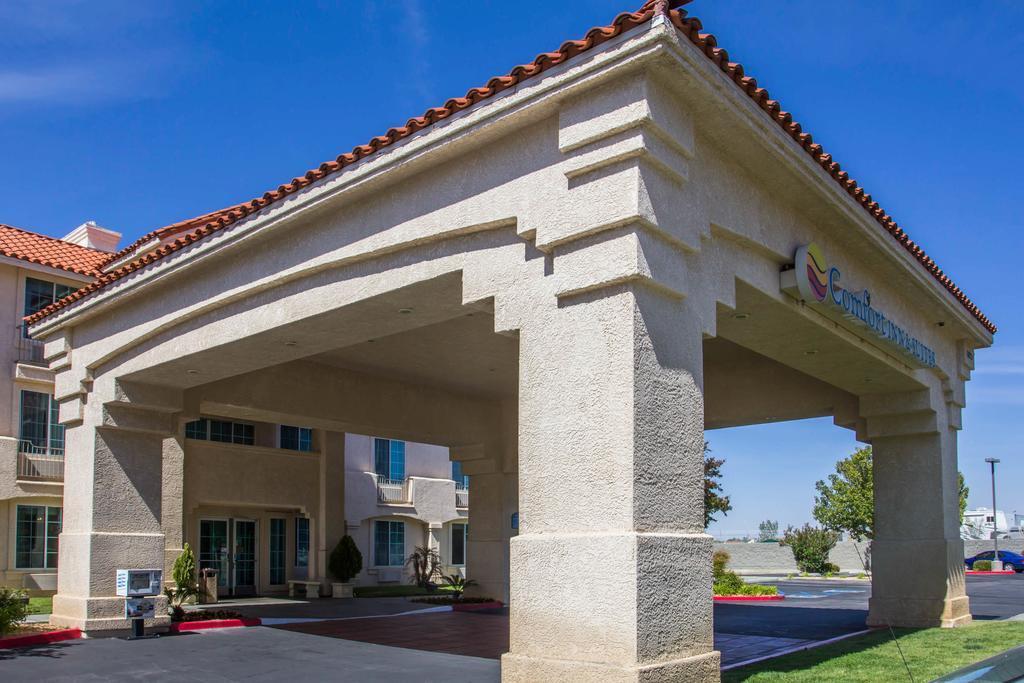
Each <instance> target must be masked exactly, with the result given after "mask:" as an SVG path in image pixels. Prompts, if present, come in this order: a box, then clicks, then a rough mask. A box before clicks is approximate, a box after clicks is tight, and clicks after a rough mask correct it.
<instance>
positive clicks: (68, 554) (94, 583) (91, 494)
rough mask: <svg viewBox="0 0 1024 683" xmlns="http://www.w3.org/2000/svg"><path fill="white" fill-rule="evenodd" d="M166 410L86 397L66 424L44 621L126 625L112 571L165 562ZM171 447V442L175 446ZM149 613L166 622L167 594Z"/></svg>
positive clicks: (171, 429) (99, 628) (103, 627)
mask: <svg viewBox="0 0 1024 683" xmlns="http://www.w3.org/2000/svg"><path fill="white" fill-rule="evenodd" d="M175 426H176V418H175V416H174V415H173V414H172V413H167V412H160V411H150V410H145V409H141V408H134V407H127V406H124V405H103V404H100V403H99V402H98V401H97V402H90V403H89V404H86V405H85V406H84V409H83V419H82V420H80V421H73V422H71V423H70V424H69V429H68V430H67V435H66V439H67V450H68V453H71V454H73V457H69V458H68V459H67V462H66V464H65V490H66V491H67V492H68V494H69V495H66V496H65V498H64V526H63V531H62V532H61V535H60V557H59V565H60V571H59V574H58V582H57V595H56V596H55V597H54V600H53V615H52V616H51V618H50V622H51V623H52V624H55V625H59V626H66V627H74V628H81V629H83V630H85V631H87V632H110V631H116V630H123V629H128V628H129V627H130V622H129V621H128V620H127V619H125V617H124V598H119V597H117V596H116V589H115V570H117V569H162V568H163V567H164V562H165V541H164V531H163V502H162V488H163V487H162V476H163V474H162V470H163V457H164V446H165V443H166V441H167V437H168V436H171V435H173V434H174V433H175ZM173 450H174V449H171V451H172V452H173ZM156 600H157V614H158V615H163V616H158V617H156V618H155V619H152V620H147V622H146V623H147V626H151V627H152V626H157V627H159V626H166V625H167V624H168V623H169V621H170V620H169V617H167V616H166V614H167V610H166V599H165V598H164V597H162V596H160V597H158V598H157V599H156Z"/></svg>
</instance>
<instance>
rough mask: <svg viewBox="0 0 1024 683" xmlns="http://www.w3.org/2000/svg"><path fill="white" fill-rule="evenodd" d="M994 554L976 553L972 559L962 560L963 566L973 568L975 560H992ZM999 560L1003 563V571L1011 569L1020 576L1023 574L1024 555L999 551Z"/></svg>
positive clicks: (988, 551)
mask: <svg viewBox="0 0 1024 683" xmlns="http://www.w3.org/2000/svg"><path fill="white" fill-rule="evenodd" d="M995 557H996V553H995V551H994V550H986V551H985V552H983V553H978V554H977V555H975V556H974V557H968V558H967V559H966V560H964V564H966V565H967V568H968V569H973V568H974V563H975V561H977V560H994V559H995ZM999 559H1000V560H1001V561H1002V563H1003V569H1012V570H1013V571H1015V572H1017V573H1018V574H1020V573H1021V572H1024V555H1019V554H1018V553H1015V552H1012V551H1010V550H1000V551H999Z"/></svg>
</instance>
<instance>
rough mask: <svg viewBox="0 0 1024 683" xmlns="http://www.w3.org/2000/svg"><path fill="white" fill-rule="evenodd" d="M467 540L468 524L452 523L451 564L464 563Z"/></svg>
mask: <svg viewBox="0 0 1024 683" xmlns="http://www.w3.org/2000/svg"><path fill="white" fill-rule="evenodd" d="M468 540H469V525H468V524H452V564H454V565H464V564H466V542H467V541H468Z"/></svg>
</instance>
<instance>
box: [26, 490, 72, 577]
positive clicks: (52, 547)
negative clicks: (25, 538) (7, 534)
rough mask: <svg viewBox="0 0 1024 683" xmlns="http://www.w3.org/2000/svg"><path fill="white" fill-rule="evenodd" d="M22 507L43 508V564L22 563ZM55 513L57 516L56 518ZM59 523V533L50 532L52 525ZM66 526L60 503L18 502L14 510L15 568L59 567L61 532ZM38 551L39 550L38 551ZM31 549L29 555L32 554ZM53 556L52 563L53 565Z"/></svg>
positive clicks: (44, 568)
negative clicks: (36, 503) (34, 503)
mask: <svg viewBox="0 0 1024 683" xmlns="http://www.w3.org/2000/svg"><path fill="white" fill-rule="evenodd" d="M22 508H28V509H32V508H35V509H42V511H43V518H42V541H43V549H42V558H43V560H42V565H32V564H31V563H30V564H24V565H23V564H21V562H20V560H21V555H22V551H21V549H20V548H19V546H20V545H21V538H22V534H21V510H22ZM54 513H55V518H54ZM55 523H56V525H57V533H56V534H52V535H51V533H50V530H51V525H53V524H55ZM63 526H64V508H63V506H58V505H33V504H18V505H16V506H15V510H14V568H15V569H16V570H21V569H28V570H32V569H43V570H47V569H53V570H56V569H57V565H58V557H59V550H60V533H61V531H62V530H63ZM37 552H38V551H37ZM31 554H32V553H31V551H30V553H29V555H30V556H31ZM51 558H52V565H51Z"/></svg>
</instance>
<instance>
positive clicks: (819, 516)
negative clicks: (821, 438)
mask: <svg viewBox="0 0 1024 683" xmlns="http://www.w3.org/2000/svg"><path fill="white" fill-rule="evenodd" d="M814 488H816V489H817V490H818V495H817V496H815V497H814V519H816V520H818V522H820V523H821V525H822V526H823V527H825V528H826V529H831V530H832V531H845V532H847V533H849V534H850V536H851V537H852V538H853V539H854V540H856V541H862V540H864V539H868V540H870V539H871V537H872V535H873V533H874V530H873V524H874V516H875V492H874V478H873V468H872V462H871V446H866V447H864V448H858V449H857V450H856V451H854V453H853V455H851V456H850V457H848V458H845V459H843V460H840V461H839V462H837V463H836V473H835V474H830V475H828V483H825V482H824V481H819V482H818V483H817V484H815V485H814Z"/></svg>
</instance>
